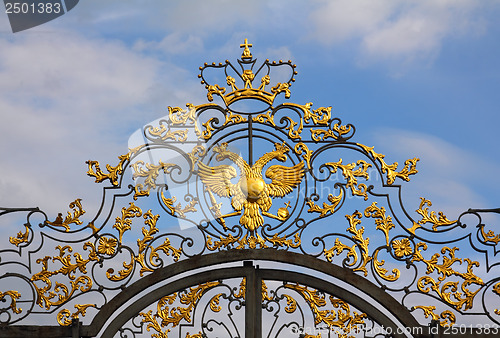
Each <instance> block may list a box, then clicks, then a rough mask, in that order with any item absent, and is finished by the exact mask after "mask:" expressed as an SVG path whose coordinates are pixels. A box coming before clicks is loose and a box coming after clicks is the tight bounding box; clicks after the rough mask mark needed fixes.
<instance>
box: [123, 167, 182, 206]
mask: <svg viewBox="0 0 500 338" xmlns="http://www.w3.org/2000/svg"><path fill="white" fill-rule="evenodd" d="M131 166H132V169H133V171H134V173H133V174H132V179H134V180H135V179H137V178H138V177H144V178H145V179H144V184H142V183H138V184H136V185H135V194H134V200H137V197H140V196H149V192H150V191H151V189H156V179H157V178H158V175H160V170H163V172H164V173H165V174H168V173H169V172H170V170H171V169H172V168H173V167H174V166H175V164H172V163H163V162H162V161H159V163H158V164H151V163H146V164H144V161H137V162H135V163H133V164H132V165H131ZM142 166H145V167H146V169H144V168H142Z"/></svg>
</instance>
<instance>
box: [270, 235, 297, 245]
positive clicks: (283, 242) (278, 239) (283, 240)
mask: <svg viewBox="0 0 500 338" xmlns="http://www.w3.org/2000/svg"><path fill="white" fill-rule="evenodd" d="M266 240H268V241H269V242H271V243H272V244H273V246H277V247H287V248H298V247H299V246H300V236H299V233H295V236H294V238H293V239H291V238H290V239H286V236H283V237H279V236H278V234H274V235H273V237H266Z"/></svg>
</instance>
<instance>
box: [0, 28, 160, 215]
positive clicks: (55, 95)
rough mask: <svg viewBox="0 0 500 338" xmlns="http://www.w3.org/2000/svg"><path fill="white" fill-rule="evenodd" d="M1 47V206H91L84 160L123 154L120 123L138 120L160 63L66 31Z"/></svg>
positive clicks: (95, 191)
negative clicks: (80, 202) (79, 203)
mask: <svg viewBox="0 0 500 338" xmlns="http://www.w3.org/2000/svg"><path fill="white" fill-rule="evenodd" d="M0 48H1V50H2V54H1V55H0V112H1V116H2V124H1V126H0V143H1V144H2V145H3V149H2V150H3V151H2V160H1V163H2V166H1V169H0V186H1V187H2V189H0V205H2V206H9V207H21V206H22V207H24V206H40V207H41V208H42V209H44V210H47V211H48V212H52V213H53V212H56V211H59V212H61V211H64V210H65V209H66V208H67V206H68V203H69V202H71V201H73V200H74V199H76V198H77V197H82V195H83V196H84V197H90V196H92V197H93V198H92V199H90V198H86V199H84V206H85V204H86V205H87V206H88V205H89V204H90V205H93V206H95V205H96V204H98V202H99V200H100V194H101V192H100V190H101V188H100V187H98V186H96V185H93V183H92V179H91V178H89V177H87V176H86V175H85V171H86V165H85V163H84V162H85V160H88V159H100V160H104V161H107V162H112V161H115V160H116V161H117V159H116V157H117V155H119V154H121V153H125V152H126V151H127V147H126V138H127V133H128V132H129V131H128V129H127V128H128V127H127V125H126V124H127V122H128V121H130V120H134V119H135V120H141V118H140V115H139V111H138V110H139V109H140V106H141V104H142V103H143V102H147V101H148V100H149V98H150V94H151V93H150V88H152V87H154V85H155V82H156V73H157V70H158V68H159V65H160V64H159V63H158V62H157V61H155V60H153V59H150V58H147V57H144V56H142V55H140V54H137V53H133V52H131V51H129V50H127V48H125V47H124V46H122V45H121V44H119V43H114V42H112V41H100V40H89V39H87V38H84V37H82V36H79V35H74V34H70V33H68V32H59V33H51V34H27V35H25V36H22V35H18V36H15V38H11V39H9V40H7V39H0ZM161 113H162V112H160V114H161ZM138 116H139V117H138ZM148 119H149V117H148Z"/></svg>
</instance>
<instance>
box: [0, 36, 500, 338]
mask: <svg viewBox="0 0 500 338" xmlns="http://www.w3.org/2000/svg"><path fill="white" fill-rule="evenodd" d="M241 47H242V48H243V54H242V57H241V59H240V60H237V61H238V64H237V65H236V66H235V65H233V64H232V63H231V62H229V61H227V60H226V61H225V63H219V64H215V63H212V64H205V65H204V66H203V67H200V70H201V73H200V75H199V78H200V79H201V83H202V84H203V85H205V87H206V89H207V92H208V94H207V97H208V99H209V101H210V102H212V101H213V100H214V96H218V97H219V98H220V99H221V100H222V103H223V104H224V106H225V107H223V106H221V105H218V104H215V103H206V104H201V105H198V106H195V105H192V104H187V109H181V108H171V107H169V114H168V116H167V117H166V118H164V119H160V120H158V121H155V122H154V123H152V124H151V125H148V126H146V127H145V128H144V129H143V131H142V132H141V133H137V134H134V137H132V138H131V140H132V142H131V146H132V147H131V149H130V151H129V153H127V154H125V155H122V156H119V163H118V164H117V165H116V166H111V165H106V170H107V172H104V171H103V169H101V167H100V165H99V163H98V162H96V161H88V162H87V163H88V166H89V170H88V172H87V174H88V175H89V176H92V177H94V178H95V180H96V182H97V183H102V182H104V181H109V184H110V186H109V187H105V188H104V194H103V201H102V204H101V207H100V209H99V211H98V213H97V215H96V216H95V217H94V218H93V219H92V220H91V221H89V222H88V223H86V225H84V223H83V220H81V218H83V215H84V214H85V211H84V210H83V206H82V201H81V200H79V199H77V200H75V201H74V202H72V203H71V204H70V209H71V211H69V212H68V213H67V215H66V216H64V215H63V214H62V213H60V214H59V215H58V216H57V217H55V218H53V217H49V216H48V215H47V214H45V213H44V212H43V211H41V210H39V209H37V208H33V209H30V208H24V209H14V208H4V209H1V212H0V216H2V215H11V216H12V215H17V214H24V215H26V222H25V223H24V228H23V229H21V231H19V233H18V234H17V235H16V236H12V237H10V238H9V242H10V245H11V246H12V247H11V248H10V249H5V250H2V251H0V259H1V260H0V269H3V270H2V272H1V273H3V274H2V275H1V276H0V283H1V284H0V300H1V301H3V302H4V307H3V308H0V322H1V324H0V335H1V336H7V337H24V336H27V335H29V336H33V337H36V336H39V337H44V336H52V337H69V336H71V337H95V336H101V337H113V336H115V335H120V336H124V335H125V334H130V335H132V336H134V337H135V336H136V334H137V335H138V336H140V335H141V334H144V333H146V334H150V333H148V332H149V331H150V330H152V331H154V332H156V333H155V334H156V335H157V336H158V337H167V336H168V335H170V336H172V334H174V333H172V332H174V331H172V332H171V330H173V329H174V328H175V329H177V330H178V331H177V332H178V333H175V334H176V335H177V336H179V337H181V332H182V329H183V325H184V324H183V323H189V325H190V326H189V327H190V329H192V328H194V327H195V324H194V323H192V322H191V321H192V320H193V321H194V319H193V318H192V317H191V316H194V313H195V312H196V311H198V310H197V309H198V308H200V307H201V305H200V304H201V301H202V300H203V299H204V297H205V298H206V297H208V296H207V295H208V294H209V292H211V290H213V292H215V290H216V288H217V287H219V288H225V289H226V290H228V291H227V292H228V294H222V293H217V294H215V295H211V297H209V298H207V299H205V302H208V303H206V305H205V310H204V312H203V315H202V316H201V323H200V325H201V326H199V328H198V329H197V330H199V331H198V333H194V334H190V333H186V334H184V333H182V338H184V337H187V338H188V337H191V338H193V337H196V338H201V337H209V336H210V333H211V331H210V329H209V325H208V323H209V322H210V320H209V317H210V313H211V314H215V313H216V314H219V312H220V311H221V310H220V309H221V307H220V303H219V302H220V300H221V299H223V300H226V301H227V302H229V304H233V303H234V304H237V306H236V308H237V309H238V310H241V309H244V320H245V322H246V323H247V325H246V328H245V329H244V332H243V333H244V336H245V337H260V336H261V335H263V334H264V333H263V332H262V330H263V329H262V316H263V315H262V311H263V308H265V309H266V311H271V310H273V311H286V312H287V313H289V314H295V315H297V314H299V313H300V316H301V319H300V320H298V321H297V322H294V324H293V325H294V326H293V327H294V328H300V329H303V327H301V325H302V326H304V325H305V324H304V323H305V319H304V318H305V317H304V316H305V315H304V312H303V310H302V309H301V308H300V304H299V303H300V302H299V301H297V299H296V298H297V297H302V298H303V299H302V301H304V302H306V303H307V305H308V306H309V307H310V309H309V310H310V312H311V315H312V317H313V319H314V324H313V326H314V327H315V328H317V327H319V326H321V325H322V327H325V328H326V329H327V330H331V332H330V333H328V336H330V334H334V333H332V332H335V334H337V335H338V336H346V337H347V336H350V335H351V334H352V335H356V334H358V335H364V334H366V327H367V325H368V324H367V323H366V322H365V319H366V320H370V321H372V322H373V323H374V324H373V325H375V326H377V325H378V326H381V327H383V328H386V329H390V330H389V331H385V333H387V332H389V333H391V334H392V335H393V336H413V337H431V336H436V335H440V334H446V335H447V336H448V335H450V334H453V335H454V336H461V334H462V336H471V335H474V336H477V337H488V336H496V334H497V333H498V332H499V329H498V327H497V326H498V325H499V324H500V310H499V309H500V305H498V304H500V277H498V276H499V275H500V274H499V273H498V270H499V266H500V262H499V261H498V256H497V254H498V251H499V248H498V243H499V242H500V235H498V231H496V232H495V231H494V229H492V228H491V226H489V225H486V224H484V223H483V221H482V217H481V215H483V214H484V213H492V212H493V213H499V212H500V210H499V209H469V210H468V211H466V212H464V213H462V214H461V215H459V217H458V218H457V219H456V220H450V219H448V218H447V216H445V215H444V214H443V213H441V212H439V213H436V212H434V211H429V207H430V206H431V205H432V204H431V202H430V201H429V200H426V199H425V198H422V201H421V204H420V206H419V207H418V209H417V210H416V213H417V214H418V216H419V217H420V218H421V219H416V218H414V217H412V215H411V214H410V213H408V212H407V211H406V210H405V209H404V207H403V201H402V199H401V186H399V185H397V184H395V182H396V180H399V179H401V180H404V181H409V180H410V176H411V175H414V174H416V173H417V170H416V165H417V161H418V158H413V159H408V160H406V161H405V163H404V166H403V167H402V168H401V167H399V165H398V163H397V162H394V163H393V164H388V163H387V162H385V156H384V155H382V154H380V153H377V152H375V150H374V148H373V147H368V146H366V145H363V144H361V143H357V142H352V141H351V139H352V137H353V136H354V132H355V128H354V126H352V125H350V124H347V125H342V122H341V121H340V119H338V118H335V117H332V116H331V107H328V108H325V107H320V108H318V109H316V110H313V109H312V103H307V104H304V105H300V104H295V103H282V104H279V105H277V106H276V107H274V103H275V100H276V98H277V96H279V95H281V94H282V95H281V96H285V98H289V97H290V87H291V85H292V83H293V82H294V81H295V79H294V77H295V75H296V74H297V72H296V70H295V69H296V66H295V65H293V64H292V62H291V61H287V62H283V61H281V60H280V61H279V62H271V61H269V60H266V61H265V62H263V63H262V64H261V65H260V66H259V65H258V64H257V62H256V61H257V60H256V59H254V58H253V56H252V54H251V52H250V49H249V47H251V45H250V44H248V43H247V41H246V40H245V43H244V44H242V45H241ZM279 68H281V69H285V71H283V70H280V71H279V72H277V73H279V74H281V75H282V74H284V73H286V72H288V76H287V77H285V78H284V81H283V80H282V81H280V82H278V81H275V82H274V83H272V81H273V78H272V76H273V70H275V69H279ZM215 71H223V73H224V79H225V81H226V83H227V87H222V86H220V85H218V84H217V83H216V82H213V81H212V80H211V76H212V75H213V74H214V72H215ZM259 77H260V84H259V85H258V86H257V85H256V84H255V83H254V80H256V79H259ZM215 78H217V76H215ZM266 88H270V90H266ZM247 102H251V103H252V104H250V105H245V103H247ZM254 102H259V104H258V105H255V104H254ZM341 154H342V157H340V156H341ZM257 156H260V157H259V158H258V159H257ZM344 156H345V157H344ZM343 159H344V160H343ZM148 196H149V198H148ZM182 197H183V198H182ZM373 200H375V201H373ZM340 210H345V211H346V212H344V213H341V211H340ZM358 210H361V211H358ZM36 217H38V218H40V217H41V219H42V221H41V222H40V223H39V226H36V224H35V223H36V221H34V220H32V219H34V218H36ZM471 217H475V218H476V219H477V225H476V224H471V223H470V219H471ZM50 219H54V220H53V221H51V220H50ZM465 219H467V223H469V224H466V222H465ZM113 220H114V221H113ZM141 223H142V227H140V226H138V224H141ZM179 226H180V229H179V228H178V227H179ZM327 229H328V230H327ZM326 230H327V231H326ZM54 248H55V251H54ZM462 252H463V254H462V255H461V256H460V255H459V253H462ZM241 261H244V262H248V263H245V264H244V265H243V266H241V265H240V266H235V265H234V264H235V263H237V262H241ZM251 261H253V262H254V264H258V262H268V263H269V262H270V263H273V264H275V265H276V266H273V267H270V268H258V267H255V266H254V265H252V264H251ZM285 263H286V264H288V265H289V266H294V267H297V268H303V269H308V271H309V272H308V274H304V273H301V272H297V271H287V270H286V269H283V268H278V266H279V264H285ZM224 264H226V265H227V264H233V265H232V266H231V267H227V266H226V267H225V266H224ZM178 276H185V277H184V278H177V277H178ZM319 276H326V277H328V278H333V279H335V280H338V281H340V282H341V283H344V284H343V285H348V286H349V287H343V286H342V285H340V284H335V283H334V282H332V281H330V280H327V278H326V277H325V278H322V277H319ZM234 278H240V279H241V278H243V280H242V282H241V283H242V284H241V285H240V288H239V291H237V290H236V288H234V287H231V286H230V285H229V284H227V285H226V284H224V283H226V282H225V281H227V280H231V279H234ZM269 281H279V282H283V283H284V284H283V286H282V287H280V290H286V292H288V293H286V294H285V293H283V292H284V291H276V290H274V291H273V290H269V291H268V290H267V286H266V284H265V283H267V282H269ZM293 283H295V284H293ZM146 289H147V290H150V292H149V293H147V294H146V295H144V296H143V297H142V298H140V299H136V298H134V297H136V296H137V295H138V294H141V292H142V291H143V290H146ZM280 292H281V293H280ZM292 292H295V296H292V295H291V294H292ZM357 293H360V294H361V296H360V295H358V294H357ZM363 295H365V296H363ZM368 295H369V298H371V299H372V300H375V301H376V302H377V305H372V304H371V303H370V301H369V300H368ZM326 296H329V299H330V303H331V304H330V306H331V307H330V308H328V309H327V308H326V306H328V302H327V301H326V299H327V298H326ZM294 297H295V298H294ZM478 298H481V302H478V301H477V299H478ZM422 299H424V300H425V301H422ZM285 301H286V307H284V308H281V307H280V306H278V305H279V304H280V302H285ZM155 302H156V303H157V312H156V313H155V314H153V310H149V311H146V308H147V307H148V306H152V305H154V303H155ZM175 304H177V305H175ZM21 305H23V307H22V308H21ZM273 305H274V307H273ZM26 306H27V307H26ZM71 306H73V307H74V310H71ZM231 306H233V305H231ZM351 306H352V307H353V310H351ZM207 309H208V310H207ZM354 309H356V311H363V312H362V313H358V312H356V311H355V310H354ZM141 311H142V312H141ZM242 311H243V310H242ZM342 311H344V312H342ZM56 312H57V313H56ZM137 315H138V317H137ZM278 315H279V314H274V316H275V317H276V316H278ZM231 316H233V317H234V316H236V315H235V313H232V312H231V309H230V311H229V315H228V317H227V318H228V320H230V321H231V322H232V323H231V325H233V326H235V325H236V323H235V321H234V320H233V318H232V317H231ZM300 316H299V317H300ZM46 317H49V318H52V319H51V320H52V321H54V320H55V321H56V322H57V323H58V324H59V325H54V324H47V325H37V320H39V318H46ZM230 317H231V318H230ZM135 318H139V319H137V321H140V322H139V324H136V322H135V320H136V319H135ZM196 318H197V319H199V317H196ZM276 318H277V317H276ZM159 319H161V320H159ZM274 323H275V322H274ZM127 325H129V326H130V327H127ZM276 325H278V324H276ZM281 325H282V326H281V327H275V324H272V326H271V331H273V330H274V331H273V332H275V334H276V336H280V337H281V336H282V335H283V334H284V333H283V332H284V331H283V330H284V329H285V327H286V328H290V327H292V326H290V325H291V324H289V325H288V324H286V325H285V324H281ZM404 328H407V329H408V328H412V330H411V332H403V331H402V329H404ZM457 328H461V329H465V331H464V330H456V329H457ZM334 329H335V330H337V331H335V330H334ZM134 330H135V331H134ZM338 330H340V331H338ZM436 330H437V331H436ZM125 332H126V333H125ZM227 332H229V329H228V331H227ZM237 332H239V331H237ZM339 332H340V333H339ZM363 332H364V333H363ZM243 333H240V334H243ZM403 333H404V334H403ZM269 334H271V333H269ZM296 336H297V337H299V336H300V337H318V336H321V334H319V335H313V334H305V333H300V332H298V333H297V334H296Z"/></svg>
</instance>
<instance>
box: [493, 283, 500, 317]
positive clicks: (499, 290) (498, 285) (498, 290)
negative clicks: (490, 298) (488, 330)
mask: <svg viewBox="0 0 500 338" xmlns="http://www.w3.org/2000/svg"><path fill="white" fill-rule="evenodd" d="M493 292H494V293H496V294H497V295H498V296H500V282H498V283H496V284H495V286H494V287H493ZM493 312H494V313H495V314H496V315H499V316H500V309H495V310H494V311H493Z"/></svg>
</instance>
